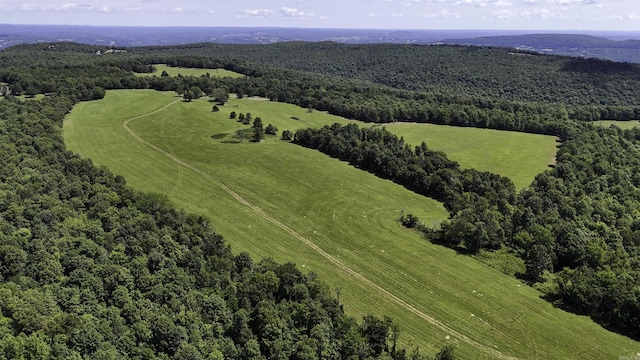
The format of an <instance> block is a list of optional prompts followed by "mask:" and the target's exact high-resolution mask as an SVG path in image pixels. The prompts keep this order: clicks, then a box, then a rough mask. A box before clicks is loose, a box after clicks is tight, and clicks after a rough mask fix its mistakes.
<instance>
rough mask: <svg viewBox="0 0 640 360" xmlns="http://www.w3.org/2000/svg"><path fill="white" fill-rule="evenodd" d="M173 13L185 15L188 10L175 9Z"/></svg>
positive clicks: (172, 10)
mask: <svg viewBox="0 0 640 360" xmlns="http://www.w3.org/2000/svg"><path fill="white" fill-rule="evenodd" d="M171 12H172V13H176V14H183V13H185V12H187V10H186V9H185V8H181V7H174V8H173V9H171Z"/></svg>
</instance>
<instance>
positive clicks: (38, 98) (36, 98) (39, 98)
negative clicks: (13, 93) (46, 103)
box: [18, 94, 44, 101]
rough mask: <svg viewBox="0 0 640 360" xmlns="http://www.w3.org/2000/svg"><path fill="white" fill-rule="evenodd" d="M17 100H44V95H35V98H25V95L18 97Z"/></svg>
mask: <svg viewBox="0 0 640 360" xmlns="http://www.w3.org/2000/svg"><path fill="white" fill-rule="evenodd" d="M18 99H20V100H22V101H25V100H42V99H44V94H37V95H35V96H27V95H20V96H18Z"/></svg>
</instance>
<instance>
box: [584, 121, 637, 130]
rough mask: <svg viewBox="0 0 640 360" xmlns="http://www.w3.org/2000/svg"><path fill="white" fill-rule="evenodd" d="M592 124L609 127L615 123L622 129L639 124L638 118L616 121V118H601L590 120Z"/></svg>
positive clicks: (631, 127)
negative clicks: (599, 119)
mask: <svg viewBox="0 0 640 360" xmlns="http://www.w3.org/2000/svg"><path fill="white" fill-rule="evenodd" d="M592 124H594V125H598V126H604V127H609V126H611V125H615V126H617V127H619V128H621V129H623V130H627V129H633V128H634V127H639V126H640V120H629V121H617V120H601V121H594V122H592Z"/></svg>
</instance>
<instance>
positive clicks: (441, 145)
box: [387, 123, 557, 190]
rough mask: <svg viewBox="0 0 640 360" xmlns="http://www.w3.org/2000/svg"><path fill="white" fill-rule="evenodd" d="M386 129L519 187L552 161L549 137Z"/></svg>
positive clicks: (410, 126)
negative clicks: (423, 142) (507, 179)
mask: <svg viewBox="0 0 640 360" xmlns="http://www.w3.org/2000/svg"><path fill="white" fill-rule="evenodd" d="M387 129H388V130H389V131H391V132H393V133H394V134H396V135H398V136H403V137H404V139H405V141H406V142H407V143H409V144H420V143H421V142H422V141H425V142H426V143H427V145H428V146H429V147H430V148H431V149H434V150H439V151H442V152H444V153H446V154H447V157H449V159H452V160H455V161H457V162H459V163H460V166H462V167H463V168H474V169H477V170H480V171H489V172H492V173H494V174H498V175H502V176H506V177H508V178H510V179H511V181H513V183H514V184H515V186H516V189H518V190H522V189H524V188H525V187H527V186H529V184H531V181H532V180H533V178H534V177H535V176H536V175H538V174H539V173H541V172H543V171H544V170H546V169H547V168H548V166H549V165H551V164H554V163H555V155H556V145H557V144H556V139H555V138H554V137H552V136H547V135H535V134H525V133H518V132H513V131H500V130H492V129H478V128H472V127H451V126H443V125H434V124H415V123H395V124H390V125H387Z"/></svg>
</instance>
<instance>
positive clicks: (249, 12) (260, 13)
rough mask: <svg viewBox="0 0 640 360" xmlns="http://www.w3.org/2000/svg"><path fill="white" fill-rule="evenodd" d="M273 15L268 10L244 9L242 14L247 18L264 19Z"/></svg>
mask: <svg viewBox="0 0 640 360" xmlns="http://www.w3.org/2000/svg"><path fill="white" fill-rule="evenodd" d="M272 13H273V11H272V10H269V9H245V10H244V14H245V15H247V16H262V17H266V16H269V15H271V14H272Z"/></svg>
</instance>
